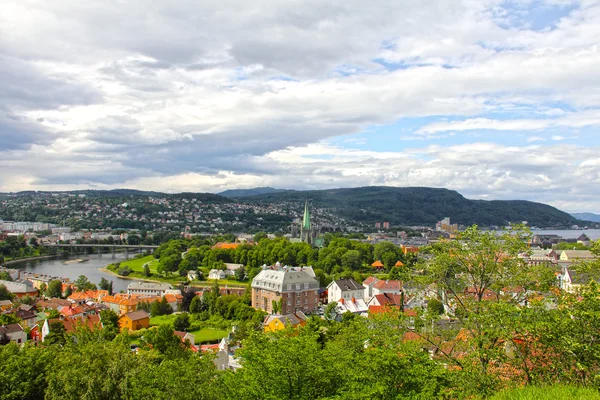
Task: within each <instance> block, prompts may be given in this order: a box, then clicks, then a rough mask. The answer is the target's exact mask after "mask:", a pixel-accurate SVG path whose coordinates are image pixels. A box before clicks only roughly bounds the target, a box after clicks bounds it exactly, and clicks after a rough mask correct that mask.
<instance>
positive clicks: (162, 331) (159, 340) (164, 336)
mask: <svg viewBox="0 0 600 400" xmlns="http://www.w3.org/2000/svg"><path fill="white" fill-rule="evenodd" d="M144 337H145V340H146V342H147V343H148V344H150V345H152V348H153V349H155V350H157V351H159V352H160V353H162V354H169V355H171V356H177V355H180V354H181V350H182V349H183V344H182V343H181V340H180V339H179V337H177V336H175V335H174V334H173V329H172V328H171V327H170V326H168V325H160V326H159V327H158V328H157V329H151V330H149V331H148V332H147V333H146V335H145V336H144Z"/></svg>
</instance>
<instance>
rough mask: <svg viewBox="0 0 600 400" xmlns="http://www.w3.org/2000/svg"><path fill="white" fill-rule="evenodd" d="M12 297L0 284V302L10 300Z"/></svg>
mask: <svg viewBox="0 0 600 400" xmlns="http://www.w3.org/2000/svg"><path fill="white" fill-rule="evenodd" d="M13 297H14V295H13V294H12V293H11V292H9V291H8V289H7V288H6V286H5V285H1V284H0V300H12V299H13Z"/></svg>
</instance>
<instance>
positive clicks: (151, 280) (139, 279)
mask: <svg viewBox="0 0 600 400" xmlns="http://www.w3.org/2000/svg"><path fill="white" fill-rule="evenodd" d="M108 265H110V264H108ZM108 265H106V266H104V267H101V268H98V271H102V272H104V273H107V274H109V275H112V276H116V277H117V278H119V279H126V280H129V281H143V282H154V283H162V282H164V281H157V280H154V279H148V278H138V277H136V276H122V275H119V274H117V273H116V272H114V271H111V270H110V269H108V268H106V267H108ZM167 283H170V282H167Z"/></svg>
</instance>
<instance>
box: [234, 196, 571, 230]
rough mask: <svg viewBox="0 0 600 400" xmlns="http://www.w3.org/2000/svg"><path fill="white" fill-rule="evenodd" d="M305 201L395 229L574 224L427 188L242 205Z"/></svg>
mask: <svg viewBox="0 0 600 400" xmlns="http://www.w3.org/2000/svg"><path fill="white" fill-rule="evenodd" d="M306 199H308V200H309V201H310V202H311V204H312V205H313V206H314V207H324V208H331V209H334V212H335V213H336V214H338V215H340V216H342V217H345V218H349V219H352V220H355V221H360V222H365V223H374V222H383V221H388V222H390V223H391V224H394V225H422V224H428V225H431V224H435V223H436V222H437V221H439V220H441V219H442V218H444V217H450V218H451V220H452V222H453V223H458V224H464V225H472V224H478V225H480V226H492V225H498V226H504V225H507V224H508V223H509V222H519V223H520V222H522V221H528V223H529V225H530V226H538V227H570V226H571V225H573V224H577V223H578V220H577V219H576V218H574V217H573V216H571V215H569V214H567V213H565V212H563V211H560V210H558V209H556V208H554V207H551V206H549V205H546V204H541V203H534V202H530V201H522V200H513V201H503V200H495V201H484V200H469V199H466V198H465V197H463V196H462V195H461V194H460V193H458V192H456V191H453V190H448V189H434V188H426V187H402V188H398V187H387V186H369V187H359V188H350V189H327V190H311V191H294V190H287V191H284V192H278V193H267V194H261V195H255V196H248V197H244V199H243V201H244V202H259V203H276V202H282V201H289V202H298V203H302V202H304V201H305V200H306Z"/></svg>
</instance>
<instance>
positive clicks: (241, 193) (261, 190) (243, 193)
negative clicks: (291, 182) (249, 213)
mask: <svg viewBox="0 0 600 400" xmlns="http://www.w3.org/2000/svg"><path fill="white" fill-rule="evenodd" d="M285 191H286V189H275V188H272V187H268V186H265V187H257V188H252V189H231V190H225V191H223V192H221V193H217V194H218V195H219V196H225V197H247V196H256V195H259V194H269V193H280V192H285Z"/></svg>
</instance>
